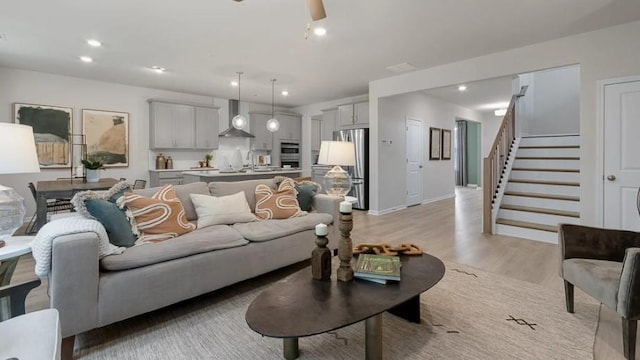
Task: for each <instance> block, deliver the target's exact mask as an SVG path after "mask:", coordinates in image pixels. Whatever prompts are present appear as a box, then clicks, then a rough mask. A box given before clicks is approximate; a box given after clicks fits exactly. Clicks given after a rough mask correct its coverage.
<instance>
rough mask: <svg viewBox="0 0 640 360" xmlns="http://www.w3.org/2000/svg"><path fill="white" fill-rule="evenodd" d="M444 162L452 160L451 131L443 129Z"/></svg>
mask: <svg viewBox="0 0 640 360" xmlns="http://www.w3.org/2000/svg"><path fill="white" fill-rule="evenodd" d="M442 160H451V130H445V129H442Z"/></svg>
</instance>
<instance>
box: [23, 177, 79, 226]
mask: <svg viewBox="0 0 640 360" xmlns="http://www.w3.org/2000/svg"><path fill="white" fill-rule="evenodd" d="M27 186H28V187H29V190H30V191H31V195H33V200H34V201H35V202H36V203H37V202H38V200H37V199H38V193H37V191H36V186H35V185H34V184H33V183H32V182H30V183H29V184H28V185H27ZM73 209H74V207H73V204H72V203H71V199H48V200H47V214H48V213H53V214H56V213H58V212H61V211H72V210H73ZM36 215H37V213H34V214H33V216H32V217H31V220H29V224H27V228H26V229H25V233H26V234H33V233H34V232H35V231H34V230H35V229H34V225H35V219H36Z"/></svg>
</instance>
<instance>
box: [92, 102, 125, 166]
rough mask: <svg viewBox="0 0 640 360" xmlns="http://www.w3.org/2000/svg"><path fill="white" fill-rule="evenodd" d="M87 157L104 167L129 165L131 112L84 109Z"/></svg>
mask: <svg viewBox="0 0 640 360" xmlns="http://www.w3.org/2000/svg"><path fill="white" fill-rule="evenodd" d="M82 134H84V135H85V140H86V144H87V159H88V160H91V161H97V160H99V161H101V162H102V163H103V164H104V167H128V166H129V113H127V112H119V111H110V110H95V109H82Z"/></svg>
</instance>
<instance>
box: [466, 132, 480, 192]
mask: <svg viewBox="0 0 640 360" xmlns="http://www.w3.org/2000/svg"><path fill="white" fill-rule="evenodd" d="M480 127H481V125H480V123H479V122H475V121H467V183H468V184H469V185H478V186H481V181H482V176H481V175H482V173H481V169H480V164H481V163H482V160H481V159H480V155H481V154H480V151H481V147H480V142H481V141H482V131H481V129H480Z"/></svg>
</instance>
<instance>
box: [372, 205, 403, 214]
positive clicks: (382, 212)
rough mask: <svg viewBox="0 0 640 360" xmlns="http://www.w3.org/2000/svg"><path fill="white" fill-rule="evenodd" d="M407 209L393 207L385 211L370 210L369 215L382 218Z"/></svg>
mask: <svg viewBox="0 0 640 360" xmlns="http://www.w3.org/2000/svg"><path fill="white" fill-rule="evenodd" d="M406 208H407V207H406V206H404V205H403V206H396V207H392V208H389V209H384V210H369V212H368V213H367V214H369V215H373V216H380V215H385V214H390V213H393V212H396V211H400V210H404V209H406Z"/></svg>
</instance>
